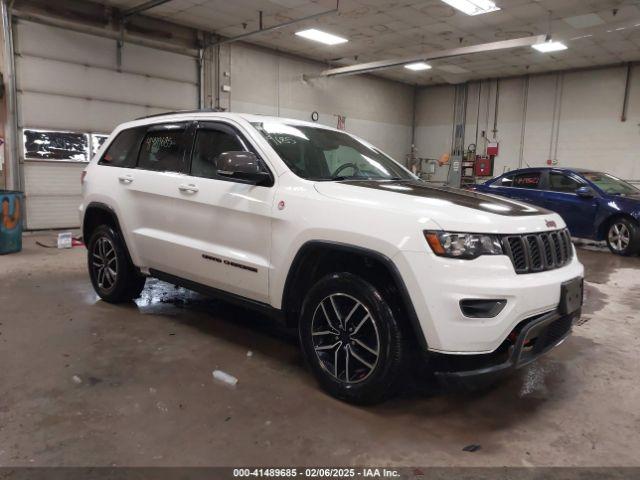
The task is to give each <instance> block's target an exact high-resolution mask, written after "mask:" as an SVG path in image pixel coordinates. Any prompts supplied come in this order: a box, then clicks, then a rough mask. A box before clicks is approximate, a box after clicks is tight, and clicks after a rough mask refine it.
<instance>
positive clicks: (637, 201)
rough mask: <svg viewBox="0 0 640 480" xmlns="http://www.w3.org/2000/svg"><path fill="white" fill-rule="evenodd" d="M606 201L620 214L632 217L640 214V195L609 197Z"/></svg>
mask: <svg viewBox="0 0 640 480" xmlns="http://www.w3.org/2000/svg"><path fill="white" fill-rule="evenodd" d="M605 201H606V202H607V203H608V204H609V206H610V207H612V208H614V209H615V210H619V211H620V212H624V213H628V214H630V215H633V214H634V213H635V214H640V194H639V195H626V196H622V195H607V196H606V198H605Z"/></svg>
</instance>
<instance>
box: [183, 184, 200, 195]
mask: <svg viewBox="0 0 640 480" xmlns="http://www.w3.org/2000/svg"><path fill="white" fill-rule="evenodd" d="M178 190H180V191H181V192H184V193H196V192H197V191H198V190H199V188H198V187H197V186H195V185H194V184H193V183H190V184H189V185H185V184H184V183H183V184H182V185H180V186H179V187H178Z"/></svg>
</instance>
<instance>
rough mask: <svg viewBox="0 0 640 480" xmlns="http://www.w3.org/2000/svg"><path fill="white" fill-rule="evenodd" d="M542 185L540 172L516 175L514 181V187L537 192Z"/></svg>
mask: <svg viewBox="0 0 640 480" xmlns="http://www.w3.org/2000/svg"><path fill="white" fill-rule="evenodd" d="M539 185H540V172H527V173H520V174H518V175H516V176H515V177H514V179H513V185H512V186H513V187H515V188H528V189H532V190H535V189H537V188H538V186H539Z"/></svg>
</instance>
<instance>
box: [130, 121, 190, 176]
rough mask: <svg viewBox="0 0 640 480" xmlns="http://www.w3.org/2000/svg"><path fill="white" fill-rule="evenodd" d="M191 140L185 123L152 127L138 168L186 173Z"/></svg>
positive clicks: (143, 143)
mask: <svg viewBox="0 0 640 480" xmlns="http://www.w3.org/2000/svg"><path fill="white" fill-rule="evenodd" d="M189 138H190V136H189V135H188V133H187V124H185V123H177V124H175V123H174V124H166V125H158V126H153V127H151V128H150V129H149V130H148V131H147V135H146V136H145V137H144V141H143V142H142V147H141V148H140V156H139V157H138V168H142V169H144V170H153V171H156V172H185V171H186V168H185V164H186V161H185V157H186V151H187V147H188V143H189V141H188V139H189Z"/></svg>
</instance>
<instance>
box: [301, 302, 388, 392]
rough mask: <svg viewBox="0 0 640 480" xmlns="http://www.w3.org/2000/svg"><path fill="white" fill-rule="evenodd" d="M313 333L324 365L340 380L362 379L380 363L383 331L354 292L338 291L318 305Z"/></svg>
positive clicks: (358, 380) (316, 348)
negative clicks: (353, 295) (380, 332)
mask: <svg viewBox="0 0 640 480" xmlns="http://www.w3.org/2000/svg"><path fill="white" fill-rule="evenodd" d="M311 335H312V343H313V348H314V350H315V352H316V356H317V358H318V360H319V361H320V365H321V366H322V368H323V369H324V370H326V371H327V372H328V373H329V374H330V375H331V376H332V377H334V378H335V379H336V380H338V381H340V382H344V383H349V384H353V383H359V382H362V381H364V380H366V379H367V378H368V377H369V376H370V375H371V374H372V373H373V371H374V370H375V368H376V366H377V364H378V359H379V357H380V335H379V333H378V326H377V325H376V320H375V318H374V317H373V316H372V315H371V313H370V312H369V310H368V309H367V307H365V306H364V305H363V304H362V302H360V301H358V300H357V299H356V298H354V297H352V296H350V295H347V294H345V293H334V294H331V295H329V296H327V297H325V298H324V299H323V300H322V301H321V302H320V303H319V304H318V305H317V307H316V309H315V311H314V313H313V319H312V322H311Z"/></svg>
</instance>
